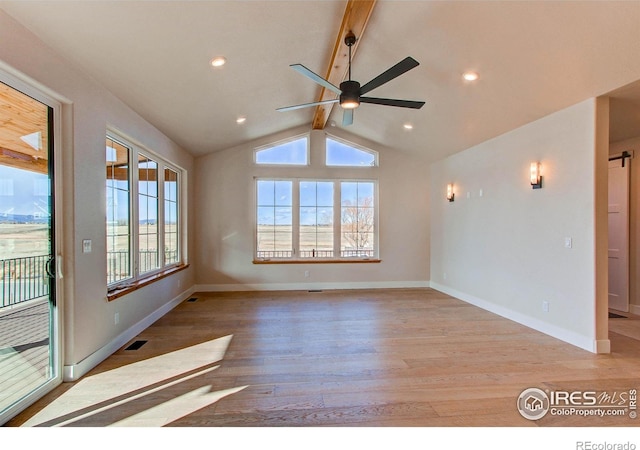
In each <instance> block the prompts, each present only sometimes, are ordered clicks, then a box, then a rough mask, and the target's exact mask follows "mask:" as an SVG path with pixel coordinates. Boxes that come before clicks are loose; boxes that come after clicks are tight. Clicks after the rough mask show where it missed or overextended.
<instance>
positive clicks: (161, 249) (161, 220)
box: [157, 163, 166, 269]
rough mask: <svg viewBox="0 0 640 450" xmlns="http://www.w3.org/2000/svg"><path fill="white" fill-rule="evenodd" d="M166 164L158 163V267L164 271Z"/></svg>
mask: <svg viewBox="0 0 640 450" xmlns="http://www.w3.org/2000/svg"><path fill="white" fill-rule="evenodd" d="M164 170H165V166H164V164H160V163H158V170H157V173H158V190H157V192H158V199H157V202H158V219H157V220H158V263H159V264H158V265H159V266H160V268H161V269H162V268H163V267H164V266H165V265H166V261H165V251H164V249H165V246H164V239H165V235H164V231H165V227H164V226H165V223H164V221H165V215H164V207H165V204H164Z"/></svg>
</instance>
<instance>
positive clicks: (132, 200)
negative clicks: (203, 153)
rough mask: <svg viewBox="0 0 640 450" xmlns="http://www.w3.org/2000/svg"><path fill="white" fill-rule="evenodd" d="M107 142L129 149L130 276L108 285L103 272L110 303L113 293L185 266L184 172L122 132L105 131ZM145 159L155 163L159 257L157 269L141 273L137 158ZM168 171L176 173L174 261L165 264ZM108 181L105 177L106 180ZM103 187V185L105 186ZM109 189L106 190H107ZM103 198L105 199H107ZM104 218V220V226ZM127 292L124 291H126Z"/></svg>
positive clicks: (113, 296) (107, 278)
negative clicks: (183, 221) (166, 179)
mask: <svg viewBox="0 0 640 450" xmlns="http://www.w3.org/2000/svg"><path fill="white" fill-rule="evenodd" d="M106 139H107V140H111V141H114V142H117V143H118V144H120V145H122V146H123V147H125V148H127V149H128V158H129V169H128V171H129V173H128V181H129V191H128V195H129V229H128V231H129V246H128V249H127V250H128V257H129V272H130V276H129V277H127V278H124V279H120V280H117V281H114V282H111V283H109V276H108V272H107V273H105V278H106V286H107V294H108V299H109V300H112V299H114V298H117V297H118V296H120V295H123V294H122V293H120V295H113V293H116V292H120V291H122V290H127V289H129V288H131V287H132V286H137V287H141V285H145V284H147V283H148V282H151V281H154V280H157V279H160V278H162V277H163V276H165V275H167V274H170V273H173V272H174V271H176V270H178V269H180V268H181V267H186V264H185V253H184V250H183V247H184V245H183V243H184V233H183V229H184V227H183V224H182V220H183V216H184V212H183V196H182V195H183V190H184V185H183V180H184V179H185V177H184V170H183V169H182V168H181V167H179V166H177V165H176V164H174V163H172V162H171V161H168V160H167V159H165V158H163V157H162V156H160V155H158V154H157V153H155V152H153V151H152V150H150V149H148V148H146V147H145V146H143V145H141V144H139V143H137V142H135V141H134V140H132V139H130V138H127V137H125V136H123V135H122V134H121V133H119V132H117V131H115V130H113V129H107V132H106ZM140 157H144V158H147V159H149V160H151V161H153V162H155V163H156V173H157V174H156V183H157V189H156V191H157V192H156V203H157V207H156V224H157V225H156V226H157V229H156V234H157V249H156V252H157V258H158V267H157V268H154V269H152V270H149V271H146V272H142V273H141V272H140V269H141V265H140V215H139V213H140V210H139V208H140V203H139V202H140V189H139V187H140V186H139V182H140V179H139V167H138V163H139V158H140ZM167 169H169V170H171V171H173V172H174V173H175V174H176V199H175V204H176V231H177V238H176V251H177V258H176V261H175V262H169V263H167V261H166V260H167V258H166V251H165V250H163V249H165V247H166V245H165V238H166V236H167V234H166V224H165V220H166V215H165V206H166V198H165V170H167ZM107 180H108V178H107ZM105 187H106V185H105ZM107 189H108V188H107ZM106 198H107V197H106V195H105V199H106ZM106 219H107V217H105V223H106ZM107 237H108V236H107V230H106V227H105V239H106V238H107ZM108 250H109V247H108V245H107V246H106V252H105V253H106V255H105V256H107V260H108V254H109V252H108ZM125 293H126V292H125Z"/></svg>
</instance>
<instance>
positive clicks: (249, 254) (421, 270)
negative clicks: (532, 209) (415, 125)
mask: <svg viewBox="0 0 640 450" xmlns="http://www.w3.org/2000/svg"><path fill="white" fill-rule="evenodd" d="M328 131H329V132H332V133H334V135H335V136H336V137H339V138H342V139H346V140H349V141H351V142H353V143H355V144H358V145H362V146H365V147H367V148H371V149H372V150H376V151H378V152H379V161H380V167H378V168H355V169H345V168H327V167H324V165H323V161H324V156H323V155H324V153H323V152H324V147H323V139H324V131H313V132H311V135H310V137H311V142H310V147H311V166H310V167H308V168H303V169H300V168H282V169H280V170H279V171H278V174H280V175H281V176H291V177H300V178H307V177H309V178H313V177H319V178H349V177H354V178H373V179H377V180H378V192H379V211H380V217H379V238H380V245H379V247H380V258H381V259H382V262H381V263H379V264H378V263H366V264H363V263H354V264H253V263H252V260H253V251H254V240H255V238H254V223H255V210H254V191H255V185H254V176H261V175H262V176H265V175H266V174H267V170H269V172H268V174H269V175H273V172H272V171H271V170H270V169H263V168H259V167H256V166H255V165H254V164H253V151H254V149H255V148H256V147H259V146H262V145H266V144H269V143H273V142H277V141H279V140H282V139H285V138H287V137H290V136H295V135H298V134H301V133H307V132H309V129H308V128H306V127H305V128H300V129H295V130H290V131H288V132H284V133H279V134H278V135H275V136H269V137H266V138H263V139H260V140H257V141H254V142H250V143H247V144H244V145H241V146H238V147H234V148H231V149H228V150H225V151H222V152H219V153H215V154H211V155H208V156H204V157H200V158H198V159H197V161H196V169H195V170H196V172H195V178H196V197H195V202H194V203H195V209H196V211H197V218H196V235H197V236H198V243H197V249H196V255H195V264H196V266H197V281H196V283H197V286H196V288H197V289H198V290H238V289H248V290H251V289H313V288H357V287H409V286H427V284H428V279H429V278H428V277H429V215H428V201H429V198H428V191H429V183H428V165H427V164H426V163H425V162H423V161H420V160H417V159H416V158H414V157H410V156H408V155H406V154H403V153H401V152H398V151H395V150H393V149H387V148H378V147H376V146H375V144H373V143H371V142H366V141H364V140H362V139H359V138H357V137H355V136H351V135H349V134H348V133H345V132H344V131H341V130H337V129H330V130H328ZM307 270H308V271H309V273H310V276H309V277H308V278H305V277H304V272H305V271H307Z"/></svg>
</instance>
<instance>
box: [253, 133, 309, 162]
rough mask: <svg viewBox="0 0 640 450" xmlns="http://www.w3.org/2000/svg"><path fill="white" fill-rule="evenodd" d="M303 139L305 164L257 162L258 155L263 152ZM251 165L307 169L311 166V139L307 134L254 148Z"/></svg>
mask: <svg viewBox="0 0 640 450" xmlns="http://www.w3.org/2000/svg"><path fill="white" fill-rule="evenodd" d="M301 139H305V141H306V146H305V147H306V148H305V157H306V162H305V163H304V164H293V163H291V164H287V163H260V162H258V153H260V152H261V151H264V150H269V149H272V148H275V147H280V146H281V145H285V144H288V143H290V142H294V141H297V140H301ZM253 164H254V165H255V166H257V167H297V168H301V167H309V166H310V165H311V139H310V136H309V134H308V133H305V134H299V135H297V136H292V137H290V138H287V139H282V140H280V141H276V142H272V143H270V144H267V145H261V146H260V147H256V148H254V149H253Z"/></svg>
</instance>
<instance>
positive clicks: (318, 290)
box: [308, 289, 322, 292]
mask: <svg viewBox="0 0 640 450" xmlns="http://www.w3.org/2000/svg"><path fill="white" fill-rule="evenodd" d="M308 292H322V289H309V291H308Z"/></svg>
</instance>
